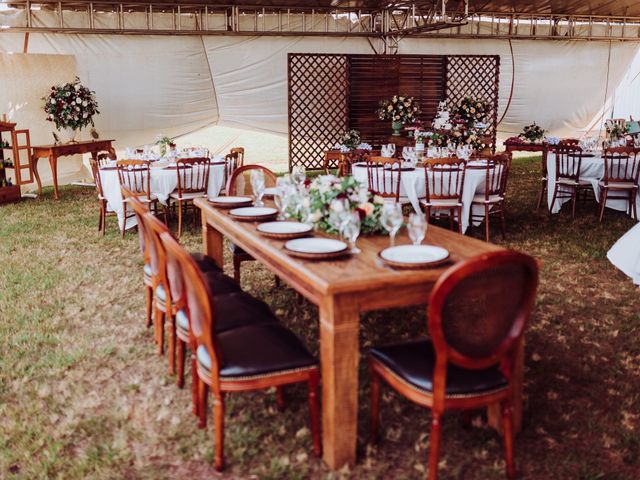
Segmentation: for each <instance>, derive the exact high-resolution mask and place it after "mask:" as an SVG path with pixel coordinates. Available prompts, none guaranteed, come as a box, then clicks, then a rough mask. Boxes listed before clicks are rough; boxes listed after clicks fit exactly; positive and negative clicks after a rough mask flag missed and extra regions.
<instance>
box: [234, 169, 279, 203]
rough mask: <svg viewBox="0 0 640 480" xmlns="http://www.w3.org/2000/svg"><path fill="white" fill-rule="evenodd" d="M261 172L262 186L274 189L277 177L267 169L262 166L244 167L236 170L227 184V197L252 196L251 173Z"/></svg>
mask: <svg viewBox="0 0 640 480" xmlns="http://www.w3.org/2000/svg"><path fill="white" fill-rule="evenodd" d="M252 170H262V171H263V172H264V186H265V187H266V188H270V187H275V186H276V180H277V178H278V177H277V176H276V174H275V173H273V172H272V171H271V170H269V169H268V168H267V167H263V166H262V165H244V166H242V167H240V168H237V169H236V170H235V171H234V172H233V175H231V178H229V181H228V182H227V188H226V191H227V195H230V196H231V195H241V196H249V197H250V196H252V195H253V188H251V171H252Z"/></svg>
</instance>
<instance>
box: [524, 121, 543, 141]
mask: <svg viewBox="0 0 640 480" xmlns="http://www.w3.org/2000/svg"><path fill="white" fill-rule="evenodd" d="M544 134H545V130H544V128H542V127H541V126H540V125H538V124H537V123H536V122H533V123H532V124H531V125H525V127H524V128H523V129H522V133H520V135H518V137H520V138H523V139H524V140H526V141H528V142H529V143H536V142H539V141H540V140H542V139H543V138H544Z"/></svg>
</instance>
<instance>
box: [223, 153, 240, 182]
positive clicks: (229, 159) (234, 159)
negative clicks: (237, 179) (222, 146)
mask: <svg viewBox="0 0 640 480" xmlns="http://www.w3.org/2000/svg"><path fill="white" fill-rule="evenodd" d="M239 157H240V155H239V154H238V152H231V153H227V154H226V155H225V156H224V185H226V184H227V182H228V181H229V179H230V178H231V175H233V172H235V171H236V168H239V167H240V165H239V164H238V158H239Z"/></svg>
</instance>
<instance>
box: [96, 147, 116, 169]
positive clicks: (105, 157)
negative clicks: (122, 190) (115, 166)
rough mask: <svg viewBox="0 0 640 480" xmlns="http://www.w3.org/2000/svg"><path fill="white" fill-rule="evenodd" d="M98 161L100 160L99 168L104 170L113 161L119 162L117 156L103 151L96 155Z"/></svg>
mask: <svg viewBox="0 0 640 480" xmlns="http://www.w3.org/2000/svg"><path fill="white" fill-rule="evenodd" d="M96 159H97V160H98V167H99V168H102V167H106V166H107V165H109V163H110V162H111V161H113V160H117V157H116V156H115V155H113V156H112V155H111V153H110V152H107V151H104V150H103V151H100V152H98V154H97V155H96Z"/></svg>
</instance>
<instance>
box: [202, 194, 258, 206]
mask: <svg viewBox="0 0 640 480" xmlns="http://www.w3.org/2000/svg"><path fill="white" fill-rule="evenodd" d="M209 201H210V202H211V203H213V205H214V206H215V207H218V208H236V207H248V206H250V205H251V204H252V203H253V199H252V198H251V197H232V196H221V197H209Z"/></svg>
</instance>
